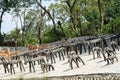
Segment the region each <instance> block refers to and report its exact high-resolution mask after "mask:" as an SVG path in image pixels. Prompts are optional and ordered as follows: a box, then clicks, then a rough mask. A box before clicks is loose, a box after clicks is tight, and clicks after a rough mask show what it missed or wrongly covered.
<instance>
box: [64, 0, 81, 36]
mask: <svg viewBox="0 0 120 80" xmlns="http://www.w3.org/2000/svg"><path fill="white" fill-rule="evenodd" d="M76 2H77V0H74V2H73V4H72V5H70V3H69V0H67V1H66V4H67V6H68V8H69V10H70V21H71V23H72V26H71V27H72V30H73V32H74V33H75V35H76V37H78V36H79V34H78V30H77V27H76V23H75V19H74V14H73V8H74V5H75V3H76Z"/></svg>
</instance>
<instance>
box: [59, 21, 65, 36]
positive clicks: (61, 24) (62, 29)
mask: <svg viewBox="0 0 120 80" xmlns="http://www.w3.org/2000/svg"><path fill="white" fill-rule="evenodd" d="M58 25H59V26H60V29H61V31H62V32H63V37H64V38H65V37H66V35H65V31H64V29H63V27H62V24H61V22H60V21H58Z"/></svg>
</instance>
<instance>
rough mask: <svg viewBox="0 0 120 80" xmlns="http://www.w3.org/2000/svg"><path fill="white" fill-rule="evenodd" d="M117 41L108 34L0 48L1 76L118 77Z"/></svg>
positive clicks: (23, 77) (29, 77) (119, 68)
mask: <svg viewBox="0 0 120 80" xmlns="http://www.w3.org/2000/svg"><path fill="white" fill-rule="evenodd" d="M117 42H119V36H116V35H109V36H108V35H107V36H104V37H99V38H98V37H93V36H90V37H88V36H84V37H75V38H69V39H67V40H61V41H56V42H53V43H49V44H44V45H39V46H38V45H30V46H28V47H21V48H16V51H14V47H12V49H9V48H10V47H1V49H3V50H1V53H0V59H1V61H0V64H1V65H0V78H1V79H47V78H48V80H49V79H51V80H53V79H55V80H56V79H58V78H59V79H61V80H62V79H63V80H64V79H72V80H74V79H76V80H77V79H78V80H79V79H81V78H89V79H90V78H93V77H94V78H99V79H100V78H105V79H106V80H107V79H109V78H110V79H111V78H113V79H116V80H118V79H119V77H120V74H119V73H120V62H119V60H120V50H119V46H118V44H119V43H117ZM18 49H19V50H18ZM4 51H5V52H4Z"/></svg>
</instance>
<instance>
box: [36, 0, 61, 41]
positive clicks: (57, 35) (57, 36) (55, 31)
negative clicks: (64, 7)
mask: <svg viewBox="0 0 120 80" xmlns="http://www.w3.org/2000/svg"><path fill="white" fill-rule="evenodd" d="M36 2H37V4H38V5H39V6H40V8H41V9H43V10H44V11H45V12H46V13H47V14H48V16H49V17H50V19H51V20H52V23H53V31H54V33H55V35H56V38H57V39H58V40H60V37H59V34H58V32H57V30H56V24H55V21H54V18H53V17H52V15H51V14H50V12H49V11H48V10H46V8H45V7H43V6H42V5H41V4H40V3H39V2H38V0H36Z"/></svg>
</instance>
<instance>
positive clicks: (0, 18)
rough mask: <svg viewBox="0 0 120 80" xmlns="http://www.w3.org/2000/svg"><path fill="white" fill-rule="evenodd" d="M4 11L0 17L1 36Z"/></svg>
mask: <svg viewBox="0 0 120 80" xmlns="http://www.w3.org/2000/svg"><path fill="white" fill-rule="evenodd" d="M3 14H4V11H2V12H1V15H0V34H1V27H2V18H3Z"/></svg>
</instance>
